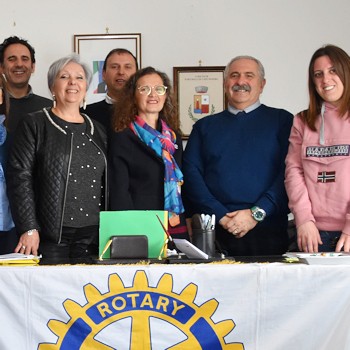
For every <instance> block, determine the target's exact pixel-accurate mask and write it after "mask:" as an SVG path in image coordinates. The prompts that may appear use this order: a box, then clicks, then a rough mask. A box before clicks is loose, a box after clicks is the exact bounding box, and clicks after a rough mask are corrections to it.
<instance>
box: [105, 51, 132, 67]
mask: <svg viewBox="0 0 350 350" xmlns="http://www.w3.org/2000/svg"><path fill="white" fill-rule="evenodd" d="M115 53H116V54H118V55H123V54H129V55H131V56H132V58H133V59H134V60H135V65H136V70H138V69H139V65H138V63H137V59H136V57H135V56H134V55H133V54H132V53H131V52H130V51H129V50H127V49H119V48H118V49H113V50H111V51H109V52H108V55H107V56H106V58H105V61H104V63H103V70H104V71H106V69H107V61H108V58H109V57H110V56H112V55H113V54H115Z"/></svg>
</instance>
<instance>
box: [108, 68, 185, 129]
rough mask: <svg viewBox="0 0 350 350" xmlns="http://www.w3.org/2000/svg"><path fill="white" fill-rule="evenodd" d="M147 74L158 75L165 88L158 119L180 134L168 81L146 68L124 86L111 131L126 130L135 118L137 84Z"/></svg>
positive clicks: (164, 76)
mask: <svg viewBox="0 0 350 350" xmlns="http://www.w3.org/2000/svg"><path fill="white" fill-rule="evenodd" d="M149 74H157V75H159V76H160V78H161V79H162V81H163V84H164V86H166V87H167V92H166V99H165V103H164V107H163V109H162V110H161V111H160V113H159V117H160V118H161V119H163V120H164V121H165V122H166V123H167V124H168V126H169V127H170V128H171V129H173V130H174V131H176V132H179V133H181V130H180V120H179V116H178V113H177V108H176V104H175V102H174V94H173V91H172V87H171V84H170V79H169V78H168V76H167V75H166V74H165V73H163V72H160V71H158V70H156V69H154V68H153V67H146V68H143V69H140V70H138V71H137V72H136V73H135V74H133V75H132V76H131V77H130V78H129V80H128V81H127V83H126V84H125V86H124V88H123V90H122V91H121V94H120V97H119V99H118V101H117V103H116V105H115V108H114V112H113V119H112V128H113V130H114V131H122V130H124V129H126V128H128V127H129V125H130V123H131V122H133V121H134V120H135V116H136V115H137V106H136V103H135V93H136V88H137V82H138V81H139V79H140V78H142V77H143V76H145V75H149Z"/></svg>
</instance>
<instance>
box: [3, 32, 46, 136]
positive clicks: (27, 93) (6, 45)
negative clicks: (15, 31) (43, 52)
mask: <svg viewBox="0 0 350 350" xmlns="http://www.w3.org/2000/svg"><path fill="white" fill-rule="evenodd" d="M0 67H1V71H2V73H3V74H4V76H5V78H6V81H7V88H8V91H9V94H10V112H9V115H8V120H7V129H8V131H9V132H13V131H15V130H16V128H17V125H18V123H19V122H20V121H21V120H22V119H23V118H24V117H25V116H26V115H27V114H28V113H31V112H35V111H37V110H39V109H42V108H43V107H49V106H51V105H52V101H51V100H49V99H47V98H45V97H42V96H39V95H35V94H34V93H33V91H32V88H31V86H30V85H29V79H30V77H31V75H32V73H34V70H35V50H34V48H33V47H32V46H31V45H30V44H29V43H28V41H27V40H25V39H22V38H19V37H17V36H12V37H9V38H7V39H5V40H4V41H3V43H2V44H0Z"/></svg>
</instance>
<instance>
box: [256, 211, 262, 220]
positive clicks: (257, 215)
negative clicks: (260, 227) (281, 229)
mask: <svg viewBox="0 0 350 350" xmlns="http://www.w3.org/2000/svg"><path fill="white" fill-rule="evenodd" d="M254 216H255V218H256V219H257V220H262V219H263V218H264V213H262V212H261V211H260V210H257V211H256V212H255V213H254Z"/></svg>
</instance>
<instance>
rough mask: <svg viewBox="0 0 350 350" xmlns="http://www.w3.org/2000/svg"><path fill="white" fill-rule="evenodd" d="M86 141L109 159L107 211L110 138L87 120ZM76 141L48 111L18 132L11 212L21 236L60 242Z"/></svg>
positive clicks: (12, 167) (10, 183)
mask: <svg viewBox="0 0 350 350" xmlns="http://www.w3.org/2000/svg"><path fill="white" fill-rule="evenodd" d="M83 117H84V119H85V123H86V137H87V138H91V139H92V142H93V143H94V144H95V146H96V147H98V148H99V149H100V150H101V151H102V153H103V154H104V156H105V163H106V166H105V169H106V170H105V186H104V189H105V194H104V200H105V209H107V200H108V196H107V157H106V134H105V131H104V129H103V127H102V126H101V125H100V124H98V123H96V122H93V121H92V120H91V119H90V118H89V117H88V116H87V115H83ZM72 138H73V137H72V135H70V134H68V133H67V132H66V131H65V130H63V129H62V128H61V127H60V126H59V125H58V124H57V123H55V122H54V120H53V119H52V118H51V116H50V114H49V112H48V109H45V108H44V109H43V110H40V111H38V112H35V113H31V114H29V115H28V116H27V117H26V118H25V119H24V120H23V122H22V124H21V125H20V126H19V128H18V129H17V131H16V134H15V139H14V142H13V145H12V148H11V152H10V156H9V163H8V169H7V180H8V182H7V184H8V192H9V199H10V205H11V211H12V215H13V219H14V222H15V225H16V229H17V232H18V233H19V234H22V233H24V232H26V231H28V230H31V229H38V230H39V233H40V240H41V241H50V242H55V243H59V242H60V239H61V231H62V222H63V213H64V203H65V198H66V191H67V183H68V180H67V177H68V173H69V167H70V160H71V156H72Z"/></svg>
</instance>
